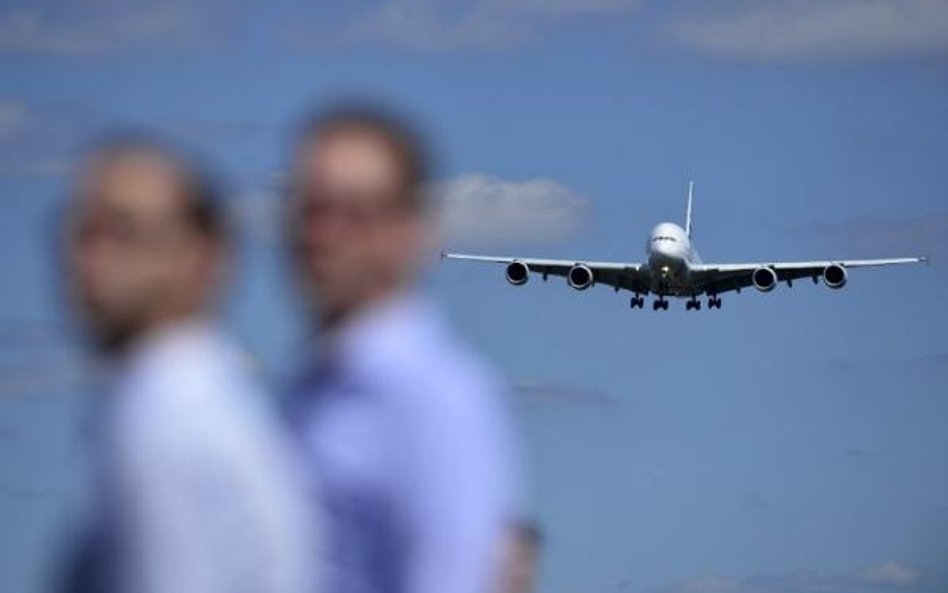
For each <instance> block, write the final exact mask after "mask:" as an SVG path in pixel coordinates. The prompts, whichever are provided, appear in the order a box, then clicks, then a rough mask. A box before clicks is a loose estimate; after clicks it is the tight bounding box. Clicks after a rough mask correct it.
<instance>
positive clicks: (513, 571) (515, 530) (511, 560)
mask: <svg viewBox="0 0 948 593" xmlns="http://www.w3.org/2000/svg"><path fill="white" fill-rule="evenodd" d="M508 536H509V541H508V544H507V552H506V554H505V557H504V560H503V562H504V568H503V573H502V575H501V580H500V586H499V590H498V593H534V591H536V587H537V572H538V568H539V564H540V547H541V545H542V544H543V535H542V534H541V533H540V528H539V527H538V526H537V525H535V524H533V523H530V522H529V521H523V520H521V521H516V522H514V523H513V524H512V525H511V526H510V529H509V531H508Z"/></svg>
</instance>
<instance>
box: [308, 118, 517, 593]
mask: <svg viewBox="0 0 948 593" xmlns="http://www.w3.org/2000/svg"><path fill="white" fill-rule="evenodd" d="M425 166H426V163H425V160H424V158H423V156H422V151H421V146H420V143H419V140H418V137H417V136H416V135H415V134H413V133H412V132H411V131H410V130H409V129H408V128H407V127H406V126H405V125H404V124H403V123H401V122H400V121H399V120H397V119H393V118H391V117H390V116H387V115H386V114H384V113H382V112H378V111H374V110H371V109H367V110H359V109H348V110H347V109H343V110H339V111H335V112H331V113H328V114H324V115H323V116H321V117H317V118H316V119H315V120H313V121H312V122H311V123H310V124H309V125H308V127H306V128H305V129H304V132H303V134H302V138H301V140H300V143H299V145H298V147H297V151H296V153H295V162H294V163H293V167H292V178H291V188H290V191H291V199H290V204H291V206H292V210H291V214H292V216H291V221H292V223H291V224H292V237H293V245H294V248H295V256H296V262H297V269H298V274H299V280H300V283H301V285H302V289H303V293H304V295H305V297H306V299H307V300H308V302H309V303H310V304H311V305H312V307H313V314H314V319H315V323H314V325H315V329H316V330H317V333H318V335H319V338H320V346H321V347H320V352H319V354H320V355H321V356H320V357H319V360H318V361H316V360H314V362H313V365H312V368H311V369H310V373H309V374H308V377H307V379H306V380H305V381H303V383H302V385H301V387H300V389H299V391H298V393H297V394H296V397H295V398H294V399H293V402H292V404H293V405H292V407H291V412H292V414H293V419H294V421H295V424H296V426H297V428H298V430H299V434H300V437H301V439H302V445H303V448H304V452H305V455H306V456H307V459H308V460H309V462H310V464H311V467H312V471H313V472H314V473H315V474H316V475H317V477H318V478H319V483H320V485H321V491H322V499H323V500H324V501H325V504H326V511H327V514H328V517H327V522H328V528H327V531H328V541H327V546H328V550H329V556H330V562H329V567H328V570H329V573H330V574H329V576H328V585H329V590H331V591H334V592H335V593H382V592H391V593H486V592H488V591H489V590H490V588H491V587H492V586H493V583H494V582H495V579H496V578H497V575H496V573H497V570H498V568H499V566H498V563H497V558H498V557H499V555H498V549H499V548H498V546H500V545H501V544H502V541H501V540H502V538H503V529H504V525H505V520H506V518H507V517H508V516H509V512H510V511H511V509H510V506H511V505H510V492H509V490H510V485H509V478H510V475H509V474H510V471H509V470H508V464H509V461H510V460H509V454H508V448H509V434H508V426H507V418H506V416H505V414H504V413H503V411H502V405H501V402H500V401H499V400H500V396H501V393H502V391H503V386H502V384H501V383H500V382H499V381H498V380H497V378H496V377H494V376H493V374H492V373H491V372H490V371H489V370H488V369H487V368H486V367H485V366H483V365H482V364H481V362H479V360H478V358H477V357H476V356H474V355H473V354H472V353H471V352H470V351H468V350H467V349H466V348H465V347H464V346H463V345H462V344H461V343H460V342H459V341H458V339H457V338H456V337H455V336H454V335H453V334H452V333H451V332H450V330H449V329H448V328H447V327H446V326H445V323H444V322H443V321H442V319H441V317H440V316H439V315H438V314H437V312H436V311H435V309H434V308H433V306H432V305H431V304H430V303H429V302H428V301H427V300H426V299H425V298H424V297H423V296H422V295H421V294H420V290H419V288H418V282H419V277H420V274H421V272H422V268H423V266H422V261H423V259H424V258H425V257H426V255H427V254H428V253H429V248H430V246H431V243H432V237H431V233H432V228H431V223H430V221H429V218H428V214H429V213H428V209H427V204H426V202H425V197H424V195H423V193H422V186H423V183H424V182H425V179H426V171H425Z"/></svg>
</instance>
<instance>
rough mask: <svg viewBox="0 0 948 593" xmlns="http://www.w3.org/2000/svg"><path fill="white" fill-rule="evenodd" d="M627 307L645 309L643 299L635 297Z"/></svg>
mask: <svg viewBox="0 0 948 593" xmlns="http://www.w3.org/2000/svg"><path fill="white" fill-rule="evenodd" d="M629 306H630V307H632V308H633V309H642V308H643V307H645V297H641V296H639V295H635V296H634V297H632V301H631V302H630V303H629Z"/></svg>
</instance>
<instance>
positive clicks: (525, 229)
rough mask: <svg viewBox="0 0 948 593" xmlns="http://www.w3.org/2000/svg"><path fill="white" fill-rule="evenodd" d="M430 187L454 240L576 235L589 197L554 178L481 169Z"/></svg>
mask: <svg viewBox="0 0 948 593" xmlns="http://www.w3.org/2000/svg"><path fill="white" fill-rule="evenodd" d="M432 192H433V194H434V197H435V199H436V200H437V203H438V205H439V208H440V211H441V224H442V228H443V233H444V236H445V239H446V241H447V242H448V243H451V244H458V243H464V244H473V243H491V242H494V243H496V242H501V243H512V242H515V243H542V242H553V241H559V240H563V239H566V238H568V237H571V236H573V235H575V234H576V233H577V232H578V231H579V230H581V229H582V228H583V226H584V225H585V224H586V222H587V220H588V214H589V209H590V203H589V200H588V199H587V198H586V197H585V196H584V195H583V194H581V193H579V192H577V191H574V190H572V189H570V188H568V187H566V186H563V185H561V184H560V183H557V182H556V181H553V180H551V179H530V180H526V181H509V180H503V179H498V178H496V177H493V176H490V175H486V174H483V173H472V174H468V175H461V176H459V177H455V178H453V179H449V180H446V181H442V182H439V183H436V184H434V185H433V186H432Z"/></svg>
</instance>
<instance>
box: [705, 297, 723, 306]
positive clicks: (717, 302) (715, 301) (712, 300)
mask: <svg viewBox="0 0 948 593" xmlns="http://www.w3.org/2000/svg"><path fill="white" fill-rule="evenodd" d="M708 308H709V309H720V308H721V299H720V297H716V296H713V297H709V298H708Z"/></svg>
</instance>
